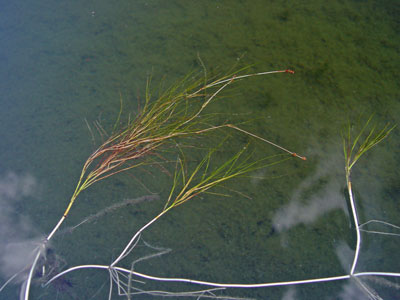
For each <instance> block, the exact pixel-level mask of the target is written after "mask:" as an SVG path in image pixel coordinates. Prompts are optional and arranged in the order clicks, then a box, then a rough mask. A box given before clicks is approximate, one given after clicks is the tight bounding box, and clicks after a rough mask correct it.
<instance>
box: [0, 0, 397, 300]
mask: <svg viewBox="0 0 400 300" xmlns="http://www.w3.org/2000/svg"><path fill="white" fill-rule="evenodd" d="M399 15H400V5H399V4H398V2H397V1H239V0H234V1H232V0H231V1H176V0H171V1H119V2H118V3H115V2H111V1H86V2H85V3H83V2H82V3H80V2H71V1H65V2H61V3H54V2H52V1H31V2H29V1H25V2H22V1H13V2H12V3H11V2H10V3H7V4H4V3H3V4H2V8H1V9H0V43H1V47H0V66H1V67H0V79H1V80H0V91H1V94H0V95H1V96H0V105H1V109H0V121H1V128H0V183H1V185H0V192H1V193H0V196H1V198H0V200H1V201H2V202H1V203H2V204H1V205H2V206H1V208H2V213H1V214H0V221H1V223H0V224H1V227H2V229H0V234H1V238H2V239H3V241H4V244H3V246H1V247H2V248H1V250H4V249H5V247H6V246H7V245H8V243H9V242H10V241H12V242H15V241H21V240H26V239H29V238H35V237H37V236H40V235H45V234H46V233H48V232H49V231H50V230H51V229H52V228H53V226H54V225H55V224H56V222H57V221H58V219H59V218H60V216H61V215H62V213H63V211H64V209H65V207H66V205H67V204H68V201H69V198H70V196H71V194H72V193H73V190H74V188H75V185H76V182H77V179H78V176H79V174H80V170H81V168H82V165H83V163H84V162H85V160H86V159H87V157H88V156H89V155H90V153H91V152H92V151H93V150H94V146H93V144H92V138H91V135H90V132H89V131H88V129H87V126H86V122H85V119H86V120H87V122H88V123H90V124H92V122H94V121H96V120H98V121H99V122H100V123H101V124H102V126H103V127H104V128H105V129H110V128H111V126H112V125H113V122H114V120H115V118H116V116H117V115H118V112H119V108H120V107H119V98H120V94H121V95H122V98H123V100H124V111H125V115H124V117H127V115H128V113H129V112H130V111H136V109H137V99H138V98H140V99H143V96H144V89H145V84H146V79H147V78H148V76H149V75H152V77H153V79H152V80H153V82H154V83H155V85H156V84H157V83H158V82H160V80H161V79H162V78H165V82H166V85H168V84H169V83H172V82H174V81H176V80H178V79H179V78H181V77H183V76H184V75H185V74H187V73H188V72H190V71H193V70H198V71H201V70H202V66H201V63H200V60H199V57H200V59H201V61H202V62H203V63H204V65H205V67H206V70H207V72H208V74H218V72H220V73H224V72H228V71H229V70H231V68H232V67H235V66H236V68H240V67H243V66H249V65H250V66H251V68H250V70H249V72H262V71H270V70H281V69H287V68H290V69H293V70H295V71H296V73H295V74H294V75H290V74H275V75H269V76H265V77H264V76H263V77H257V78H251V79H247V80H242V81H240V82H237V83H234V84H232V86H231V87H229V88H228V89H227V90H226V91H225V92H224V94H223V96H226V97H224V98H222V99H221V100H219V101H218V102H215V103H213V104H212V106H210V108H209V109H208V110H207V112H210V113H212V112H218V113H221V119H220V121H221V122H224V121H229V122H232V123H236V124H237V123H239V122H242V121H247V120H251V122H249V123H248V124H246V125H244V126H245V128H246V130H249V131H251V132H253V133H255V134H257V135H260V136H262V137H264V138H267V139H270V140H272V141H275V142H277V143H279V144H280V145H282V146H284V147H285V148H288V149H290V150H292V151H295V152H297V153H300V154H302V155H305V156H307V158H308V160H307V161H306V162H303V161H300V160H295V159H292V160H290V161H289V162H286V163H285V164H282V165H279V166H276V167H274V168H271V169H266V170H263V171H260V172H259V173H256V174H252V175H253V176H254V177H256V176H257V178H258V177H262V178H263V179H257V178H252V179H241V180H237V181H234V182H232V183H231V185H229V186H228V188H230V189H234V190H238V191H240V192H241V193H243V194H244V195H245V197H244V196H240V195H239V194H237V193H235V192H232V193H231V195H232V197H230V198H226V197H217V196H215V195H214V196H212V195H206V196H204V197H202V198H198V199H194V200H193V201H191V202H188V203H187V204H185V205H183V206H181V207H179V208H177V209H176V210H173V211H172V212H171V213H170V214H168V215H166V216H165V217H164V218H162V219H160V220H159V221H158V222H157V223H155V224H154V226H152V227H150V228H149V230H147V231H146V232H145V233H144V234H143V239H144V240H145V241H146V242H148V243H150V244H152V245H153V246H157V247H165V248H171V249H172V251H171V252H170V253H169V254H167V255H164V256H162V257H158V258H154V259H152V260H148V261H146V262H142V263H140V264H138V265H137V266H136V269H137V270H138V271H140V272H144V273H146V274H151V275H155V276H167V277H184V278H192V279H198V280H208V281H214V282H224V283H262V282H274V281H282V280H300V279H309V278H317V277H327V276H337V275H344V274H348V272H349V268H350V267H349V264H350V263H351V259H352V252H351V250H350V249H354V247H355V246H354V245H355V240H354V227H353V228H352V227H351V221H350V218H349V215H348V208H347V202H346V198H345V196H344V195H345V193H344V188H345V177H344V159H343V155H342V144H341V137H340V135H341V131H342V129H343V126H345V125H346V122H347V121H348V120H349V119H351V120H352V122H353V123H354V124H358V125H361V124H362V123H363V122H365V121H366V120H367V118H368V116H369V115H370V114H371V113H374V114H375V117H374V120H375V121H376V122H377V123H378V124H385V123H386V122H390V123H391V124H400V122H399V121H400V118H399V115H400V87H399V82H400V78H399V77H400V76H399V72H398V70H399V68H400V58H399V55H398V53H399V46H400V38H399V33H400V27H399V21H398V20H399ZM236 64H237V65H236ZM221 134H222V135H226V134H232V138H233V139H232V140H230V141H229V144H228V145H227V146H226V151H225V152H224V153H222V154H219V157H221V160H222V159H223V158H224V157H225V158H227V157H229V156H230V155H231V154H232V151H231V150H232V149H236V148H238V147H242V146H243V145H244V144H245V143H246V141H247V138H246V137H243V136H241V135H239V134H236V133H232V132H229V131H224V132H222V133H221ZM217 139H218V136H217V135H215V136H214V135H213V136H212V137H211V138H210V140H209V141H208V142H207V140H206V139H204V141H203V140H200V141H198V140H196V141H195V142H196V143H203V144H202V145H204V146H205V147H207V146H210V143H212V142H214V141H215V140H217ZM98 141H99V140H98ZM399 141H400V139H399V129H395V130H394V131H393V132H392V134H391V135H390V137H389V138H388V139H387V140H385V141H384V143H382V144H381V145H380V146H378V147H377V148H376V149H374V150H373V151H371V153H369V154H368V155H367V156H366V157H365V158H363V159H362V160H360V162H359V163H358V165H357V166H356V169H355V171H354V173H353V185H354V189H355V193H356V197H357V204H358V206H359V207H358V209H359V214H360V221H361V222H366V221H367V220H370V219H379V220H384V221H387V222H391V223H394V224H397V225H399V223H398V220H399V216H400V207H399V205H398V200H399V195H400V182H399V179H398V178H399V171H398V165H399V161H400V157H399V151H398V149H399ZM253 142H254V141H253ZM256 145H257V147H258V149H259V151H260V152H264V151H265V153H275V154H276V153H279V152H278V151H277V150H276V149H273V148H271V147H269V146H268V145H265V144H262V143H259V142H256ZM190 153H191V154H190V155H193V157H198V156H201V155H203V152H199V153H193V152H190ZM169 171H173V167H171V166H170V169H169ZM10 174H11V175H10ZM10 178H14V179H15V180H16V181H18V182H19V183H20V185H17V189H16V190H17V192H16V194H12V193H11V194H10V193H8V194H7V193H6V191H10V190H12V189H11V187H10V180H9V179H10ZM11 181H12V180H11ZM24 183H25V184H24ZM28 183H31V185H29V188H28V189H27V190H26V191H25V192H21V189H23V186H25V187H26V185H28ZM171 183H172V178H171V177H169V176H168V175H166V174H165V173H163V172H160V169H155V170H149V169H147V170H142V171H141V170H139V169H138V170H136V171H133V172H131V174H130V176H129V175H127V174H120V175H118V176H115V177H114V178H111V179H108V180H105V181H103V182H100V183H98V184H97V185H94V186H92V187H91V188H90V189H88V190H86V191H85V192H83V193H82V194H81V195H80V196H79V198H78V200H77V202H76V204H75V206H74V207H73V209H72V211H71V213H70V216H69V217H68V219H67V221H66V222H65V224H63V226H64V227H65V228H66V227H69V226H73V225H75V224H78V223H79V222H80V221H82V220H83V219H84V218H85V217H87V216H89V215H91V214H95V213H97V212H99V211H101V210H102V209H104V208H107V207H109V206H110V205H112V204H115V203H118V202H120V201H122V200H124V199H127V198H138V197H140V196H143V195H148V194H149V193H150V191H151V192H154V193H157V194H159V195H160V198H161V199H160V200H158V201H152V202H143V203H141V204H138V205H135V206H133V205H132V206H126V207H124V208H123V209H118V210H114V211H113V212H111V213H109V214H106V215H104V216H103V217H101V218H99V219H97V220H96V221H95V222H91V223H88V224H85V225H82V226H81V227H79V228H78V229H77V230H75V231H74V232H73V233H71V234H63V235H59V236H56V237H55V238H54V240H53V242H52V244H51V247H52V249H53V250H54V253H57V255H58V256H59V260H60V261H61V260H63V261H65V263H66V266H65V267H71V266H74V265H77V264H87V263H96V264H109V263H110V262H111V261H112V260H113V259H115V258H116V256H117V255H118V254H119V252H120V251H121V249H122V247H124V245H125V244H126V243H127V241H128V240H129V238H130V236H131V235H132V234H133V233H134V232H135V231H136V230H138V229H139V228H140V227H141V226H143V225H144V224H145V223H146V222H147V221H149V220H150V219H151V218H153V217H154V216H155V215H156V214H157V213H158V212H159V211H160V210H161V209H162V207H163V205H164V201H165V199H166V197H167V196H168V193H169V188H170V186H171ZM18 187H19V188H20V189H18ZM22 216H25V217H22ZM9 228H13V230H14V231H15V232H14V231H12V230H10V229H9ZM274 228H275V229H274ZM278 229H279V230H278ZM398 247H399V241H398V237H388V236H377V235H371V234H363V245H362V250H361V254H360V255H361V256H360V262H359V264H358V267H357V271H386V272H399V270H400V264H399V262H400V259H399V257H398ZM135 250H136V249H135ZM150 252H151V250H149V249H145V248H144V247H143V246H139V247H138V249H137V252H135V255H136V256H137V257H139V256H140V255H145V254H149V253H150ZM341 257H342V258H341ZM343 257H345V258H343ZM6 259H9V258H5V257H4V256H2V257H1V262H0V263H1V265H3V268H0V269H1V270H3V269H4V266H5V265H6V263H5V260H6ZM132 259H133V258H132ZM341 259H342V262H341ZM346 259H347V265H346V262H345V263H343V260H344V261H346ZM122 265H123V266H125V267H127V268H130V261H129V260H127V261H123V262H122ZM342 265H343V266H342ZM1 274H2V277H5V275H4V274H3V273H1ZM67 278H68V280H69V282H70V283H71V284H72V287H70V286H69V285H67V286H65V285H64V286H63V287H66V289H65V290H63V291H61V290H60V289H59V290H58V291H57V290H56V289H54V288H53V287H51V288H48V289H42V288H40V286H38V285H36V286H34V288H33V291H32V299H55V297H54V296H55V295H57V297H58V299H71V298H72V299H90V297H92V296H93V295H94V294H95V293H96V292H97V291H98V289H99V288H100V287H102V286H103V287H102V289H101V290H100V291H99V293H98V294H96V296H95V297H94V299H107V297H108V274H107V273H106V272H105V271H78V272H76V273H73V274H71V275H70V276H68V277H67ZM385 279H387V280H390V281H391V282H392V286H389V285H388V283H382V282H380V283H379V282H377V281H373V280H368V281H367V280H366V281H365V283H367V284H368V285H369V286H370V287H372V288H373V289H374V290H375V291H377V292H378V293H379V294H380V295H381V297H383V298H384V299H397V298H396V297H399V294H400V292H399V289H398V285H399V284H400V282H399V280H398V279H394V278H385ZM3 280H5V279H2V281H1V282H3ZM396 284H397V286H395V285H396ZM137 286H138V287H139V288H145V289H160V290H161V289H164V290H169V291H182V290H187V289H196V287H193V286H191V287H188V286H180V285H175V284H152V283H147V284H146V285H145V286H143V285H141V284H137ZM18 289H19V288H18V286H17V285H14V286H10V287H8V288H7V289H6V290H5V291H4V292H3V293H2V294H0V298H1V299H3V297H4V299H17V298H18V296H17V295H18ZM352 293H354V294H352ZM219 295H230V296H236V297H247V298H255V299H368V297H367V296H366V295H365V294H363V293H362V292H361V290H360V289H358V288H357V285H356V284H355V283H354V282H353V281H338V282H331V283H321V284H312V285H303V286H296V287H292V288H288V287H279V288H263V289H230V290H227V291H224V292H221V293H220V294H219ZM357 297H358V298H357ZM117 298H118V296H117V294H116V293H115V294H114V297H113V299H117ZM153 298H155V297H153ZM153 298H152V297H148V298H146V297H144V296H139V299H153ZM172 298H174V297H172ZM172 298H171V299H172Z"/></svg>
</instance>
